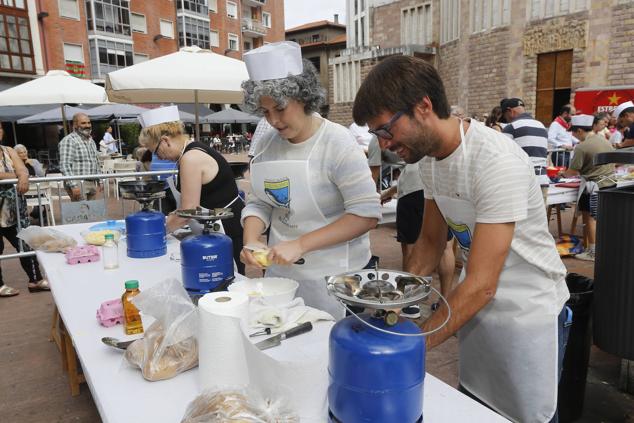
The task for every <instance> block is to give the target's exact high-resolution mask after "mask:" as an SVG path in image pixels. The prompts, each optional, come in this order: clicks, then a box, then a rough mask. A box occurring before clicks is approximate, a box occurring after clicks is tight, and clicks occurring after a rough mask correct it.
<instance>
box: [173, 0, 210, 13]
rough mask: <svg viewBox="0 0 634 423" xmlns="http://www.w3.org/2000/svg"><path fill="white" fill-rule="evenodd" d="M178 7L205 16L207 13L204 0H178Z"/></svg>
mask: <svg viewBox="0 0 634 423" xmlns="http://www.w3.org/2000/svg"><path fill="white" fill-rule="evenodd" d="M178 7H179V9H181V10H186V11H188V12H192V13H197V14H199V15H203V16H207V15H208V14H209V9H208V8H207V2H206V0H178Z"/></svg>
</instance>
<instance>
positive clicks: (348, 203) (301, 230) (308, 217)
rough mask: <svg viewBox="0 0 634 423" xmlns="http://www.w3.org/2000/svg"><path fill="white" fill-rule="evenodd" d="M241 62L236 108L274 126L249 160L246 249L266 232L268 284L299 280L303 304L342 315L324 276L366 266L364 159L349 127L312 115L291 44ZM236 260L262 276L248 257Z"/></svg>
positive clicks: (312, 86) (314, 86) (315, 100)
mask: <svg viewBox="0 0 634 423" xmlns="http://www.w3.org/2000/svg"><path fill="white" fill-rule="evenodd" d="M244 61H245V63H246V65H247V69H248V71H249V77H250V79H249V80H247V81H245V82H243V83H242V88H243V90H244V93H245V100H244V103H245V104H244V106H245V108H246V109H247V110H248V111H249V112H251V113H257V114H260V115H263V116H264V117H265V118H266V119H267V121H268V122H269V124H271V126H272V127H273V129H270V130H269V131H268V132H267V133H266V134H265V135H264V136H263V137H262V138H261V139H260V141H259V142H258V145H257V147H256V150H255V152H254V157H253V160H252V162H251V192H250V194H249V197H248V201H247V205H246V207H245V208H244V210H243V212H242V223H243V226H244V244H245V246H248V247H253V246H255V247H258V246H259V247H265V246H263V245H262V244H261V243H260V241H259V240H260V237H261V235H262V234H263V233H264V232H265V231H266V230H267V229H270V232H269V238H268V247H269V248H270V250H269V252H268V259H269V260H270V261H271V262H272V263H273V264H272V265H271V266H269V267H268V268H267V269H266V276H277V277H287V278H291V279H295V280H297V281H298V282H299V283H300V285H299V290H298V296H301V297H303V298H304V300H305V301H306V303H307V304H308V305H310V306H313V307H316V308H319V309H321V310H325V311H327V312H329V313H331V314H333V315H334V316H335V317H341V316H343V312H342V308H341V306H339V305H338V304H337V302H336V301H335V300H334V298H333V297H330V296H329V295H328V293H327V290H326V284H325V281H324V276H327V275H334V274H338V273H342V272H346V271H349V270H353V269H361V268H363V267H365V266H366V264H367V263H368V261H369V259H370V239H369V236H368V231H369V230H370V229H372V228H374V227H375V226H376V224H377V221H378V218H379V217H380V204H379V196H378V194H377V192H376V189H375V187H374V185H373V183H372V178H371V174H370V169H369V168H368V165H367V161H366V158H365V156H364V154H363V153H362V152H361V150H359V148H358V146H357V144H356V141H355V140H354V138H353V137H352V135H351V134H350V132H349V131H348V129H347V128H345V127H343V126H341V125H338V124H335V123H333V122H330V121H328V120H326V119H324V118H322V117H320V116H319V115H318V114H317V113H316V111H317V110H318V108H319V106H320V104H321V103H322V102H323V101H324V90H323V89H322V88H321V87H320V85H319V82H318V75H317V72H316V70H315V68H314V67H313V66H312V65H311V64H310V62H308V61H302V57H301V50H300V47H299V45H298V44H296V43H293V42H280V43H273V44H268V45H265V46H263V47H260V48H258V49H255V50H251V51H249V52H247V53H245V54H244ZM300 258H303V259H304V260H303V261H300V262H303V264H296V262H298V260H299V259H300ZM242 259H243V261H244V262H245V263H247V264H250V265H253V266H257V267H260V268H261V266H260V265H259V263H258V262H257V261H256V259H255V257H254V255H253V254H252V253H251V250H250V249H244V250H243V251H242Z"/></svg>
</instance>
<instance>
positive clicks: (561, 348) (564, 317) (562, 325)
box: [458, 306, 572, 423]
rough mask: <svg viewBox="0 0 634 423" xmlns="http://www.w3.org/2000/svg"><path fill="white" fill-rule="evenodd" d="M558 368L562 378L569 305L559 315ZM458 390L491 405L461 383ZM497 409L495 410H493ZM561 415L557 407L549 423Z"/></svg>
mask: <svg viewBox="0 0 634 423" xmlns="http://www.w3.org/2000/svg"><path fill="white" fill-rule="evenodd" d="M557 322H558V324H557V368H558V370H559V378H560V379H561V371H562V370H563V366H564V354H565V353H566V345H567V344H568V335H569V334H570V326H571V325H572V310H571V309H570V307H568V306H564V308H563V309H562V310H561V312H560V313H559V316H558V317H557ZM458 390H459V391H460V392H462V393H463V394H465V395H466V396H468V397H470V398H471V399H474V400H476V401H477V402H479V403H480V404H482V405H484V406H485V407H487V408H491V407H489V406H488V405H487V404H486V403H485V402H483V401H482V400H480V399H479V398H478V397H476V396H475V395H474V394H472V393H471V392H469V391H468V390H467V389H465V387H464V386H462V385H459V386H458ZM493 411H495V410H493ZM558 422H559V417H558V415H557V410H556V409H555V415H554V416H553V418H552V419H550V422H549V423H558Z"/></svg>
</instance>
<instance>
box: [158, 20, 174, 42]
mask: <svg viewBox="0 0 634 423" xmlns="http://www.w3.org/2000/svg"><path fill="white" fill-rule="evenodd" d="M161 35H162V36H164V37H167V38H174V23H173V22H172V21H168V20H165V19H161Z"/></svg>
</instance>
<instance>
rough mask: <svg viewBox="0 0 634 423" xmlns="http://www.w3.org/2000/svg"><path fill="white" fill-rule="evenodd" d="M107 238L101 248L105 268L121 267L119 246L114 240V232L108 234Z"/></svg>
mask: <svg viewBox="0 0 634 423" xmlns="http://www.w3.org/2000/svg"><path fill="white" fill-rule="evenodd" d="M105 239H106V242H104V244H103V247H102V250H101V259H102V260H103V268H104V269H106V270H109V269H116V268H118V267H119V247H118V246H117V243H116V242H115V241H114V235H113V234H106V236H105Z"/></svg>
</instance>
